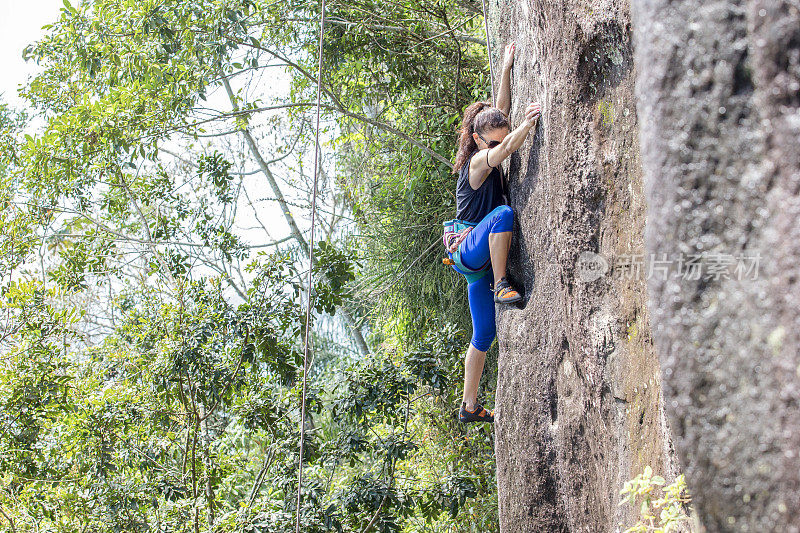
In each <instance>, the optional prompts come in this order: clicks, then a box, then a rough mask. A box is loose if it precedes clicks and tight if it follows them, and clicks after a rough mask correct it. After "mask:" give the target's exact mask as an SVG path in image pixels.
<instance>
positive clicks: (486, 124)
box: [453, 102, 509, 174]
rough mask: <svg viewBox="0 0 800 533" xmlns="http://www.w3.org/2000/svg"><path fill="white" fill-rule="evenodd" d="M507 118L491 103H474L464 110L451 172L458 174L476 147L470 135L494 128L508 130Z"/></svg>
mask: <svg viewBox="0 0 800 533" xmlns="http://www.w3.org/2000/svg"><path fill="white" fill-rule="evenodd" d="M508 127H509V124H508V117H506V116H505V114H503V112H502V111H500V110H499V109H498V108H496V107H492V103H491V102H475V103H474V104H472V105H470V106H468V107H467V108H466V109H465V110H464V118H463V119H462V120H461V126H460V127H459V128H458V153H457V154H456V162H455V164H454V165H453V172H454V173H456V174H458V172H459V171H460V170H461V167H463V166H464V165H466V164H467V161H468V159H469V156H470V155H472V152H474V151H475V150H476V149H477V148H478V145H477V144H475V139H473V138H472V133H473V132H476V133H484V132H487V131H490V130H493V129H496V128H508Z"/></svg>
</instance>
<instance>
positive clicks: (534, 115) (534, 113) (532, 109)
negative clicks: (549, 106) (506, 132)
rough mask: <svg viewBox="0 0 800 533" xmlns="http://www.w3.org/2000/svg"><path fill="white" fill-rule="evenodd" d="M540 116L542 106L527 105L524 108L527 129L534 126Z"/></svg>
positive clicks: (536, 103)
mask: <svg viewBox="0 0 800 533" xmlns="http://www.w3.org/2000/svg"><path fill="white" fill-rule="evenodd" d="M541 114H542V106H541V105H539V102H533V103H531V104H528V107H527V108H525V125H526V126H528V127H529V128H532V127H534V126H536V121H537V120H539V115H541Z"/></svg>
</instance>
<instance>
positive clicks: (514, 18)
mask: <svg viewBox="0 0 800 533" xmlns="http://www.w3.org/2000/svg"><path fill="white" fill-rule="evenodd" d="M600 4H601V5H597V6H595V7H591V6H590V5H588V4H586V3H583V2H580V3H579V2H566V3H561V2H545V1H543V0H522V1H520V0H491V2H490V10H489V19H490V20H489V27H490V34H491V37H492V41H493V43H492V44H493V50H494V65H495V69H496V71H498V72H499V68H500V65H501V62H502V53H503V47H504V45H505V44H507V43H508V42H510V41H511V40H516V42H517V56H516V62H515V66H514V71H513V74H512V101H513V106H512V113H511V119H512V125H513V126H516V125H518V124H519V123H520V122H521V121H522V118H523V111H524V108H525V106H526V105H527V103H528V102H531V101H539V102H541V104H542V107H543V113H542V117H541V119H540V121H539V124H538V126H537V128H536V131H535V137H534V136H531V137H530V138H529V140H528V142H527V144H526V145H525V146H523V148H522V149H520V150H519V151H518V152H517V153H516V154H515V155H514V156H512V158H511V159H510V162H509V163H508V164H507V171H508V172H509V178H510V191H511V205H512V207H513V209H514V212H515V219H516V221H515V229H514V241H513V243H512V252H511V261H510V269H509V276H510V278H511V279H512V281H514V282H516V284H517V286H518V287H520V288H524V292H525V294H526V299H525V301H524V305H522V306H520V307H519V308H514V307H511V308H502V307H500V306H498V339H499V344H500V359H499V363H498V388H497V398H496V406H497V419H496V420H497V421H496V425H495V431H496V457H497V481H498V491H499V513H500V525H501V530H502V531H504V532H524V533H529V532H548V533H550V532H559V531H586V532H592V533H594V532H603V531H609V532H611V531H617V528H618V526H619V524H620V523H623V525H624V526H630V525H632V524H633V523H635V522H636V520H637V519H638V509H637V508H634V507H632V506H619V505H618V503H619V500H620V496H619V491H620V489H621V488H622V486H623V484H624V482H625V481H626V480H628V479H631V478H633V477H635V476H636V475H637V474H638V473H640V472H641V471H642V470H643V469H644V467H645V466H646V465H650V466H652V467H653V469H654V471H655V472H656V473H658V474H661V475H664V476H665V477H666V478H668V480H671V479H672V478H674V476H675V475H676V473H677V472H676V465H675V462H674V460H673V457H672V454H671V451H670V450H671V444H670V439H669V436H668V430H667V425H666V418H665V416H664V414H663V400H662V396H661V378H660V373H659V365H658V358H657V357H656V355H655V353H654V351H653V346H652V339H651V334H650V326H649V313H648V309H647V305H646V279H645V274H646V272H645V271H642V272H641V273H638V274H637V273H636V272H635V271H634V270H632V269H624V268H619V267H620V265H621V264H622V263H623V262H624V261H626V259H627V261H628V263H629V264H630V263H632V261H631V260H633V263H635V260H637V258H638V260H641V259H642V256H641V255H638V257H637V256H636V254H643V253H644V242H643V239H644V235H643V234H644V225H645V212H646V205H645V198H644V192H643V185H642V172H641V165H640V160H639V146H638V122H637V115H636V107H635V101H634V95H633V88H634V72H633V58H632V51H631V38H630V37H631V36H630V32H631V28H630V13H629V5H628V3H627V2H624V1H620V0H606V1H603V2H601V3H600ZM592 5H594V4H592ZM582 252H591V253H594V254H600V256H602V257H603V258H604V259H605V261H607V262H608V263H609V268H608V270H607V271H606V272H605V273H603V272H602V271H601V272H598V273H597V274H598V275H599V276H598V277H597V279H592V277H593V276H591V275H590V274H591V272H590V271H589V270H587V269H586V266H587V263H580V264H579V265H576V261H578V258H579V256H580V254H581V253H582ZM625 254H628V256H627V258H626V256H625ZM595 258H596V256H595ZM598 261H599V262H598V263H596V264H599V265H600V266H602V264H603V263H602V260H598ZM623 266H624V265H623ZM600 274H602V275H600Z"/></svg>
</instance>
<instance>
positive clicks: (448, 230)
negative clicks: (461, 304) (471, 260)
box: [442, 218, 492, 284]
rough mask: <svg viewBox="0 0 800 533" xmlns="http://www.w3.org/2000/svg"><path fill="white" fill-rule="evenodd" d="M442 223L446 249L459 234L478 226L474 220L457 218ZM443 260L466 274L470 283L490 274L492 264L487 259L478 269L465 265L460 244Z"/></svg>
mask: <svg viewBox="0 0 800 533" xmlns="http://www.w3.org/2000/svg"><path fill="white" fill-rule="evenodd" d="M442 225H443V226H444V236H443V237H442V240H443V241H444V246H445V248H446V249H449V248H450V245H451V244H452V243H453V242H455V241H456V239H458V238H459V236H460V235H462V234H463V233H464V232H465V231H466V230H468V229H470V228H474V227H475V226H477V224H475V223H473V222H467V221H466V220H459V219H457V218H454V219H452V220H448V221H446V222H443V223H442ZM442 262H443V263H444V264H445V265H451V266H455V267H456V268H457V269H458V270H459V271H460V272H461V273H462V274H464V276H466V278H467V283H468V284H470V283H472V282H473V281H477V280H479V279H481V278H482V277H483V276H485V275H486V274H488V273H489V268H490V267H491V266H492V261H491V259H487V260H486V263H484V264H483V266H481V267H480V268H478V269H477V270H476V269H472V268H469V267H467V266H465V265H464V263H463V262H462V261H461V247H460V246H459V247H458V248H456V251H455V252H453V253H451V254H450V255H449V256H448V257H445V258H444V259H442Z"/></svg>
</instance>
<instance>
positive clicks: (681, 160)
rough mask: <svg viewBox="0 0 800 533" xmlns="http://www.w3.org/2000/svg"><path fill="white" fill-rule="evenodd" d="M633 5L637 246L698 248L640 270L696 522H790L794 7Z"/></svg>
mask: <svg viewBox="0 0 800 533" xmlns="http://www.w3.org/2000/svg"><path fill="white" fill-rule="evenodd" d="M636 8H637V9H636V10H635V12H634V19H635V28H636V64H637V69H638V76H637V78H638V79H637V96H638V109H639V114H640V117H641V118H642V128H641V141H642V160H643V165H644V174H645V177H646V192H647V200H648V205H649V208H648V213H647V217H648V225H647V233H646V245H647V250H648V252H652V253H658V254H663V253H666V254H669V255H672V256H677V255H678V254H680V253H683V254H685V255H688V254H701V253H705V254H707V255H706V257H705V258H704V259H703V260H702V261H701V262H700V265H701V267H702V277H701V278H700V279H684V278H683V277H670V278H667V279H661V278H652V279H650V280H649V281H648V284H649V292H650V302H651V310H652V320H653V325H654V333H655V334H654V340H655V342H656V347H657V349H658V353H659V354H660V357H661V364H662V370H663V375H664V394H665V397H666V404H667V406H668V413H669V416H670V420H671V422H672V425H673V428H674V431H675V448H676V450H677V452H678V455H679V457H680V460H681V464H682V465H683V466H684V468H685V471H686V478H687V483H688V485H689V489H690V491H691V492H692V494H693V497H694V501H695V504H696V506H697V508H698V511H699V515H700V518H701V520H702V522H703V523H704V525H705V526H706V527H707V529H708V531H712V532H713V531H781V532H783V531H787V532H790V531H795V532H796V531H800V513H798V509H800V490H799V489H800V409H798V398H800V354H799V353H798V349H797V347H798V345H800V305H799V304H800V288H798V280H799V279H800V275H798V265H797V261H798V258H800V224H798V220H800V191H798V183H800V151H798V140H800V120H798V117H800V16H799V15H798V4H797V2H787V1H782V0H768V1H767V0H758V1H738V2H737V1H731V0H722V1H708V0H678V1H668V0H642V1H641V2H638V3H637V4H636ZM721 254H727V255H721ZM739 254H743V256H744V257H742V258H741V261H740V258H738V257H737V255H739ZM715 256H716V257H723V258H725V257H732V258H733V260H734V265H732V266H731V272H730V274H729V276H727V279H726V277H723V276H719V277H715V276H711V277H709V276H710V273H709V270H708V269H709V268H710V267H711V266H712V265H713V263H714V262H716V261H718V259H716V258H715ZM724 260H727V259H724ZM740 264H741V265H743V267H744V269H743V270H740V271H739V272H738V273H737V272H736V270H735V267H736V266H737V265H740ZM753 267H758V270H757V271H755V272H754V271H753V270H754V269H753ZM748 268H749V269H750V271H749V272H748V271H747V270H746V269H748ZM742 272H744V275H742ZM740 278H741V279H740Z"/></svg>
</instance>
